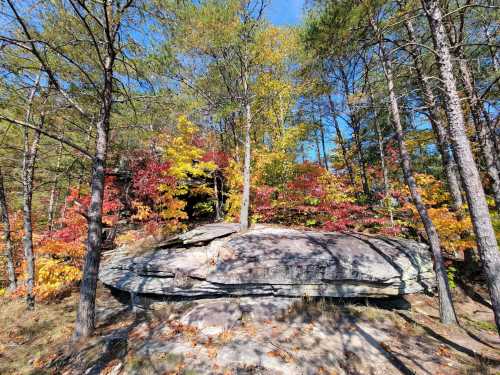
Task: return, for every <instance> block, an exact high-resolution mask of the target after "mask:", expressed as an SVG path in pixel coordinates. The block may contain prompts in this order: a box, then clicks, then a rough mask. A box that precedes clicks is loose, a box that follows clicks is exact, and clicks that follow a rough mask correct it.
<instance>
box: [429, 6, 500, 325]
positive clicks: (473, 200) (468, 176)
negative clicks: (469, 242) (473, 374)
mask: <svg viewBox="0 0 500 375" xmlns="http://www.w3.org/2000/svg"><path fill="white" fill-rule="evenodd" d="M422 6H423V8H424V11H425V13H426V15H427V20H428V22H429V27H430V30H431V33H432V38H433V42H434V48H435V50H436V55H435V58H436V61H437V63H438V65H439V72H440V77H441V80H442V84H443V90H444V91H445V97H444V100H445V108H446V112H447V115H448V122H449V127H450V129H449V130H450V139H451V141H452V144H453V151H454V153H455V159H456V160H457V165H458V168H459V171H460V175H461V177H462V181H463V185H464V190H465V194H466V196H467V202H468V204H469V212H470V215H471V218H472V224H473V227H474V232H475V234H476V241H477V245H478V250H479V255H480V257H481V262H482V266H483V270H484V273H485V275H486V277H487V280H488V286H489V291H490V297H491V303H492V307H493V311H494V314H495V322H496V325H497V329H499V331H500V254H499V252H498V245H497V240H496V237H495V231H494V230H493V226H492V224H491V218H490V215H489V210H488V204H487V202H486V197H485V194H484V190H483V186H482V185H481V178H480V175H479V171H478V169H477V166H476V164H475V162H474V157H473V154H472V150H471V146H470V143H469V139H468V138H467V133H466V130H465V119H464V114H463V112H462V107H461V105H460V97H459V95H458V91H457V84H456V80H455V77H454V75H453V66H452V60H451V54H450V47H449V44H448V41H447V39H446V31H445V27H444V24H443V19H442V17H443V15H442V11H441V8H440V7H439V3H438V1H437V0H422Z"/></svg>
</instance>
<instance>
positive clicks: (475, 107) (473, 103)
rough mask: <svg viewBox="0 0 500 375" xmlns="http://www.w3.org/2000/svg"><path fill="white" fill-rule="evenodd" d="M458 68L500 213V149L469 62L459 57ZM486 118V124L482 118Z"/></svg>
mask: <svg viewBox="0 0 500 375" xmlns="http://www.w3.org/2000/svg"><path fill="white" fill-rule="evenodd" d="M457 58H458V66H459V70H460V73H461V74H460V76H461V78H462V81H463V83H464V88H465V92H466V94H467V99H468V100H467V101H468V103H469V108H470V111H471V115H472V121H473V123H474V127H475V129H476V134H477V137H478V140H479V146H480V149H481V154H482V156H483V159H484V161H485V163H486V170H487V171H488V175H489V176H490V178H491V180H492V186H491V188H492V190H493V198H494V199H495V205H496V209H497V211H498V212H500V172H499V170H498V154H497V152H498V149H497V147H496V146H495V141H494V135H493V134H492V131H490V130H491V129H490V121H489V116H488V114H487V113H486V112H485V111H484V108H482V104H481V101H480V100H479V98H478V96H477V93H476V90H475V88H474V84H473V78H472V74H471V72H470V69H469V67H468V64H467V61H466V60H465V59H464V58H463V57H462V56H458V57H457ZM481 115H483V116H484V122H483V118H482V116H481Z"/></svg>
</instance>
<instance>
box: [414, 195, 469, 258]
mask: <svg viewBox="0 0 500 375" xmlns="http://www.w3.org/2000/svg"><path fill="white" fill-rule="evenodd" d="M405 208H408V209H410V210H411V211H412V213H413V216H414V217H415V218H418V212H417V209H416V208H415V206H413V205H410V204H408V205H406V206H405ZM427 212H428V214H429V217H430V218H431V220H432V222H433V223H434V226H435V227H436V230H437V232H438V234H439V239H440V240H441V246H442V248H443V249H444V250H445V251H448V252H451V253H454V252H460V251H464V250H466V249H472V248H475V245H476V243H475V240H474V235H473V228H472V222H471V219H470V217H469V216H468V215H467V216H466V217H464V218H462V219H458V218H457V216H456V214H455V213H454V212H451V211H450V210H449V209H448V208H447V207H439V208H428V209H427ZM415 222H416V223H417V228H418V230H419V231H420V232H422V233H424V226H423V224H422V222H421V220H415Z"/></svg>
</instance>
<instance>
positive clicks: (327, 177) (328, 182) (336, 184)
mask: <svg viewBox="0 0 500 375" xmlns="http://www.w3.org/2000/svg"><path fill="white" fill-rule="evenodd" d="M319 182H320V184H321V185H322V186H323V187H324V189H325V191H326V196H325V200H326V201H328V202H331V203H342V202H350V203H354V202H355V201H356V196H355V188H354V187H353V186H351V185H347V184H345V183H344V182H343V181H342V179H341V178H340V177H339V176H337V175H335V174H333V173H328V172H326V173H324V174H323V175H321V176H320V177H319Z"/></svg>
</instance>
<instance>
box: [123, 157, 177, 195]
mask: <svg viewBox="0 0 500 375" xmlns="http://www.w3.org/2000/svg"><path fill="white" fill-rule="evenodd" d="M169 168H170V163H169V162H161V161H158V160H156V159H155V158H151V157H150V156H145V157H143V158H140V159H136V160H135V161H134V162H133V163H132V165H131V169H132V173H133V179H132V185H133V190H134V195H135V196H136V197H137V198H139V199H150V200H153V201H156V200H157V199H158V198H159V195H160V190H159V189H158V187H159V186H160V185H169V186H173V185H175V177H173V176H169V175H167V172H168V170H169Z"/></svg>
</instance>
